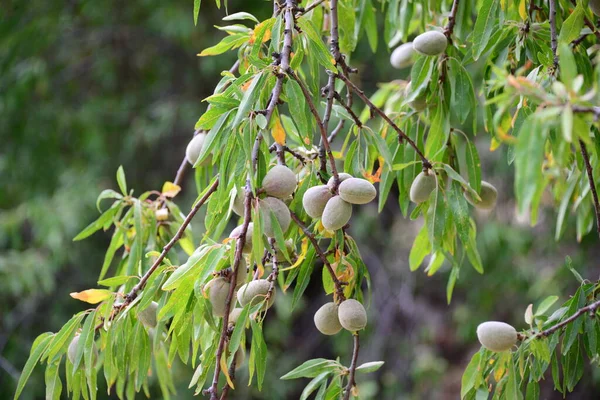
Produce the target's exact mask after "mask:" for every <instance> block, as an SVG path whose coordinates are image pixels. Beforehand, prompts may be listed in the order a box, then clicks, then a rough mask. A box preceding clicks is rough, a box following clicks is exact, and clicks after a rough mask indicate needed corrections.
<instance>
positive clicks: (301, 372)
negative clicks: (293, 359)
mask: <svg viewBox="0 0 600 400" xmlns="http://www.w3.org/2000/svg"><path fill="white" fill-rule="evenodd" d="M341 369H342V368H341V365H340V364H339V363H338V362H337V361H333V360H326V359H324V358H315V359H313V360H308V361H306V362H304V363H303V364H302V365H300V366H298V367H296V368H294V369H293V370H291V371H290V372H288V373H287V374H285V375H283V376H282V377H281V378H280V379H284V380H285V379H298V378H314V377H316V376H318V375H320V374H322V373H323V372H328V373H329V372H333V371H336V370H339V371H341Z"/></svg>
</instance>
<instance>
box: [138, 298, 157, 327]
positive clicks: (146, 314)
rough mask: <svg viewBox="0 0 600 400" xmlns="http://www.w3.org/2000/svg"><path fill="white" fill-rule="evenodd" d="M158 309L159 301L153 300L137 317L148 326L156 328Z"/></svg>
mask: <svg viewBox="0 0 600 400" xmlns="http://www.w3.org/2000/svg"><path fill="white" fill-rule="evenodd" d="M157 309H158V303H157V302H155V301H153V302H152V303H150V305H149V306H148V307H146V308H144V309H143V310H141V311H138V313H137V319H138V321H140V322H141V323H142V325H144V326H145V327H146V328H154V327H155V326H156V324H157V321H156V310H157Z"/></svg>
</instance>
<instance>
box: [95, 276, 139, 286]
mask: <svg viewBox="0 0 600 400" xmlns="http://www.w3.org/2000/svg"><path fill="white" fill-rule="evenodd" d="M132 278H137V276H113V277H112V278H108V279H103V280H101V281H98V285H102V286H106V287H111V286H119V285H122V284H124V283H125V282H127V281H128V280H130V279H132Z"/></svg>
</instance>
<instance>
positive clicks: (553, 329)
mask: <svg viewBox="0 0 600 400" xmlns="http://www.w3.org/2000/svg"><path fill="white" fill-rule="evenodd" d="M599 307H600V300H598V301H596V302H594V303H592V304H590V305H588V306H585V307H582V308H580V309H579V310H577V312H576V313H575V314H573V315H571V316H570V317H569V318H567V319H565V320H564V321H562V322H560V323H558V324H556V325H554V326H551V327H550V328H548V329H546V330H543V331H541V332H538V333H536V334H535V335H534V336H533V337H534V338H542V337H548V336H550V335H551V334H553V333H554V332H556V331H557V330H559V329H560V328H562V327H564V326H565V325H568V324H570V323H571V322H573V321H575V320H576V319H577V318H579V317H581V316H582V315H583V314H585V313H588V312H594V311H596V309H597V308H599Z"/></svg>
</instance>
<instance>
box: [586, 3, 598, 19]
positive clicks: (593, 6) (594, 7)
mask: <svg viewBox="0 0 600 400" xmlns="http://www.w3.org/2000/svg"><path fill="white" fill-rule="evenodd" d="M588 4H589V6H590V10H592V12H593V13H594V14H596V15H597V16H599V17H600V0H590V2H589V3H588Z"/></svg>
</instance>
